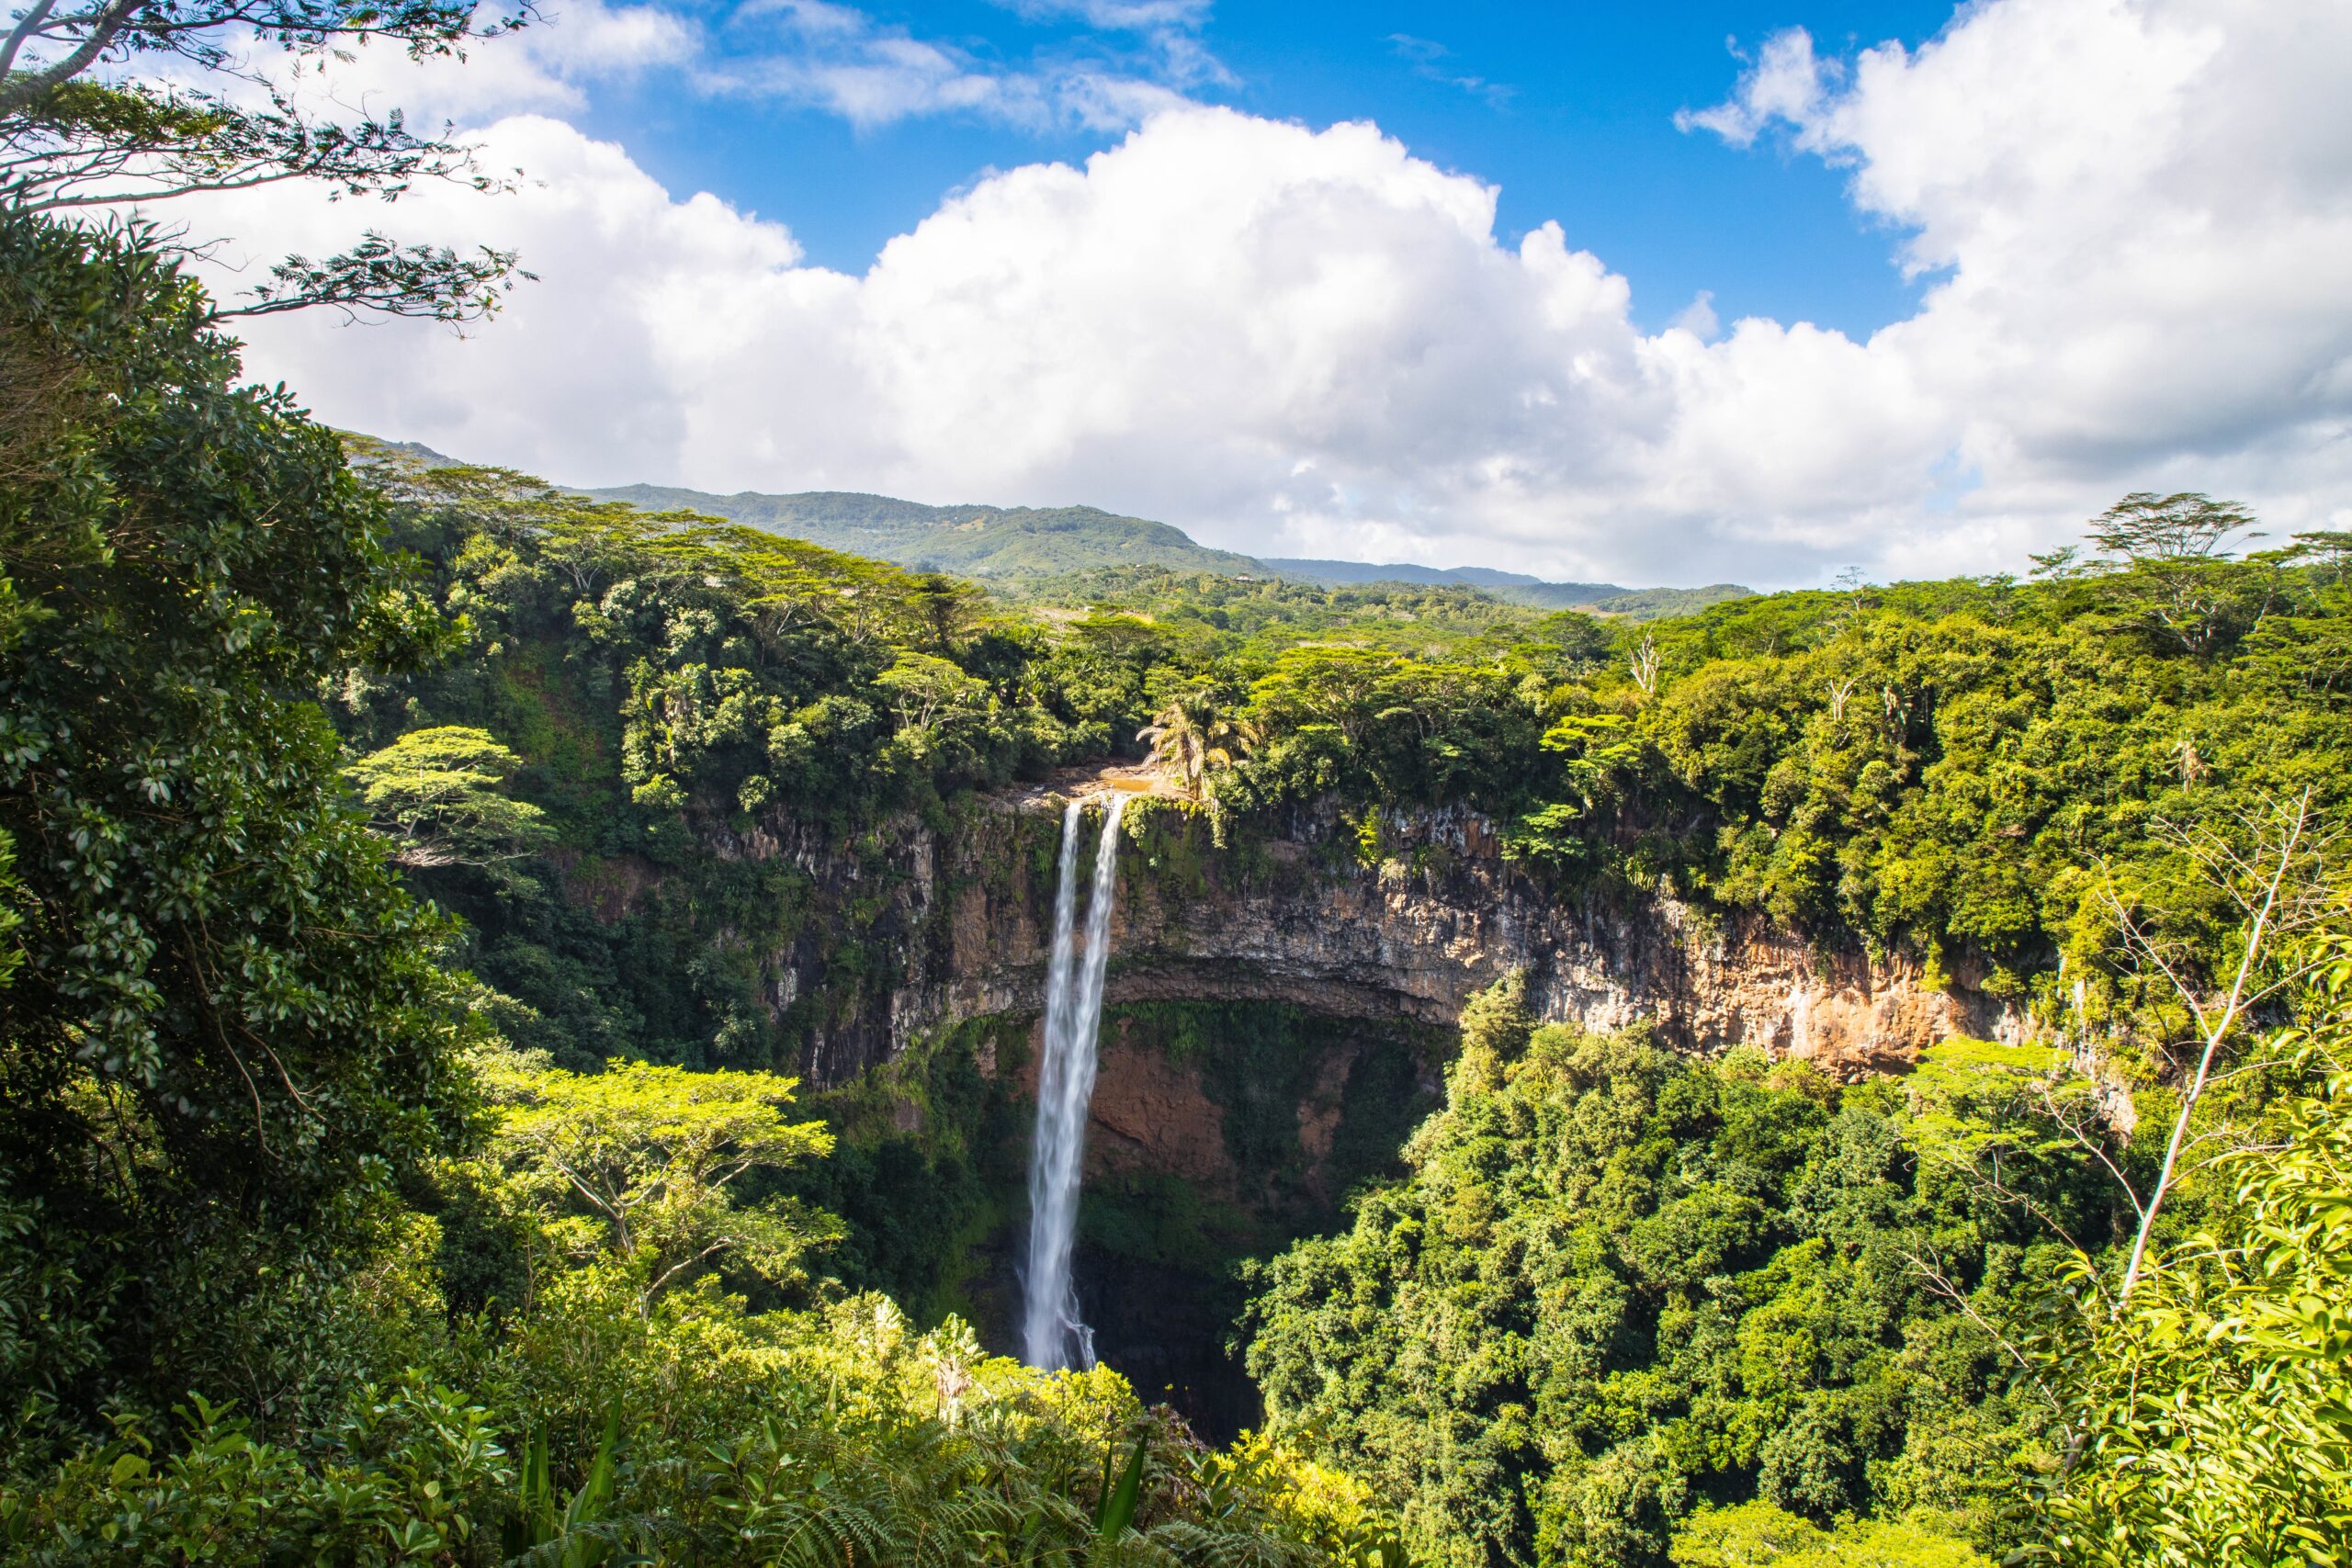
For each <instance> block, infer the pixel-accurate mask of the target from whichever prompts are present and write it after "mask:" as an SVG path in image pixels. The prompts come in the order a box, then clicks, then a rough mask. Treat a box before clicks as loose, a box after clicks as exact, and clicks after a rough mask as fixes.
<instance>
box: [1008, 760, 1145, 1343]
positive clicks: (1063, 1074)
mask: <svg viewBox="0 0 2352 1568" xmlns="http://www.w3.org/2000/svg"><path fill="white" fill-rule="evenodd" d="M1125 808H1126V800H1125V796H1124V795H1111V796H1109V797H1108V798H1107V799H1106V800H1105V801H1104V803H1103V829H1102V834H1101V837H1100V838H1099V839H1098V840H1096V843H1095V848H1094V874H1093V878H1092V883H1091V886H1090V887H1089V888H1088V891H1087V899H1086V928H1085V932H1084V939H1083V941H1082V942H1081V941H1080V932H1079V930H1078V846H1079V841H1080V838H1081V837H1082V835H1083V833H1084V829H1085V816H1086V803H1085V802H1083V801H1078V800H1073V801H1071V802H1070V803H1069V806H1068V807H1066V808H1065V809H1064V810H1063V812H1062V842H1061V854H1060V857H1059V862H1058V865H1057V880H1056V882H1055V885H1054V943H1053V948H1052V950H1051V952H1050V953H1049V954H1048V956H1047V959H1046V1043H1045V1052H1044V1055H1042V1057H1041V1058H1040V1060H1039V1063H1038V1068H1037V1130H1036V1135H1035V1138H1034V1139H1033V1140H1032V1142H1031V1144H1030V1149H1029V1257H1028V1266H1027V1268H1026V1269H1023V1274H1022V1321H1021V1342H1022V1355H1023V1358H1024V1359H1026V1360H1027V1361H1028V1362H1029V1364H1030V1365H1031V1366H1033V1367H1043V1368H1046V1369H1049V1370H1050V1369H1054V1368H1059V1367H1072V1366H1076V1367H1089V1366H1092V1365H1093V1364H1094V1346H1093V1335H1092V1334H1091V1331H1090V1330H1089V1329H1088V1328H1087V1326H1086V1323H1085V1320H1084V1319H1083V1318H1081V1317H1080V1315H1079V1310H1078V1288H1077V1285H1076V1283H1075V1281H1074V1280H1072V1279H1071V1277H1070V1258H1071V1254H1072V1252H1073V1250H1074V1249H1075V1247H1076V1246H1077V1242H1078V1190H1079V1179H1080V1168H1081V1165H1082V1162H1083V1158H1084V1156H1085V1152H1086V1112H1087V1106H1088V1103H1089V1102H1090V1101H1091V1100H1092V1099H1093V1097H1094V1066H1095V1044H1096V1036H1097V1034H1098V1033H1099V1032H1101V1028H1102V1022H1103V977H1104V976H1105V974H1106V973H1107V971H1108V966H1109V964H1110V958H1111V898H1112V893H1113V890H1114V886H1115V884H1116V880H1117V875H1118V842H1119V818H1120V817H1121V816H1122V815H1123V814H1124V812H1125Z"/></svg>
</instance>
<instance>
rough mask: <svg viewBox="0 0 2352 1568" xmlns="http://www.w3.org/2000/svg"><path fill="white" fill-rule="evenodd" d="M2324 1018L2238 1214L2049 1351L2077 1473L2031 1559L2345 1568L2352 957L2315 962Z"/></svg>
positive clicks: (2239, 1165) (2350, 1364) (2304, 1047)
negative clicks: (2304, 1085) (2297, 1093)
mask: <svg viewBox="0 0 2352 1568" xmlns="http://www.w3.org/2000/svg"><path fill="white" fill-rule="evenodd" d="M2313 950H2314V952H2315V953H2317V954H2319V955H2320V956H2321V958H2322V959H2323V963H2322V964H2321V966H2320V972H2319V975H2320V984H2319V985H2318V986H2317V987H2316V988H2315V989H2316V995H2315V996H2314V998H2312V1009H2313V1010H2314V1012H2315V1013H2316V1016H2315V1017H2314V1018H2313V1019H2312V1021H2310V1022H2309V1023H2307V1024H2306V1025H2304V1026H2303V1027H2301V1028H2300V1029H2296V1030H2290V1031H2288V1032H2286V1033H2285V1034H2284V1035H2283V1036H2282V1037H2281V1038H2280V1039H2279V1040H2278V1042H2277V1045H2278V1049H2279V1050H2280V1051H2281V1052H2282V1053H2287V1054H2290V1055H2293V1056H2295V1057H2297V1058H2298V1059H2299V1060H2301V1062H2302V1063H2303V1064H2304V1065H2305V1066H2307V1067H2309V1068H2310V1069H2312V1070H2313V1071H2314V1072H2315V1073H2316V1074H2317V1075H2318V1083H2317V1085H2316V1088H2315V1091H2314V1092H2312V1093H2309V1094H2306V1095H2304V1096H2302V1097H2301V1098H2299V1099H2298V1100H2296V1101H2294V1102H2293V1103H2292V1104H2291V1105H2290V1106H2289V1107H2288V1108H2287V1111H2286V1112H2285V1114H2284V1115H2283V1116H2282V1117H2280V1118H2279V1119H2278V1121H2277V1122H2275V1123H2274V1125H2273V1126H2272V1127H2271V1128H2270V1129H2269V1133H2270V1136H2269V1137H2268V1138H2267V1139H2266V1140H2265V1141H2264V1143H2262V1144H2261V1145H2256V1146H2253V1147H2249V1148H2246V1149H2244V1150H2241V1151H2239V1152H2238V1153H2237V1154H2236V1155H2235V1156H2233V1160H2232V1162H2231V1163H2232V1165H2233V1167H2234V1173H2235V1175H2236V1178H2237V1182H2236V1191H2235V1194H2234V1198H2235V1201H2234V1203H2233V1204H2231V1205H2229V1206H2228V1207H2227V1208H2226V1209H2225V1210H2224V1211H2223V1212H2222V1214H2221V1215H2219V1216H2218V1220H2219V1223H2217V1224H2213V1225H2211V1226H2210V1227H2209V1228H2208V1229H2207V1230H2206V1231H2205V1232H2204V1233H2203V1234H2201V1235H2199V1236H2197V1237H2195V1238H2194V1239H2193V1240H2192V1241H2191V1243H2190V1244H2189V1245H2188V1246H2186V1247H2181V1248H2179V1249H2177V1252H2176V1253H2175V1254H2174V1255H2171V1256H2152V1257H2150V1258H2146V1259H2144V1260H2143V1261H2144V1264H2145V1267H2144V1270H2143V1274H2142V1275H2141V1277H2140V1287H2139V1289H2138V1290H2137V1291H2136V1292H2133V1293H2132V1294H2131V1296H2130V1297H2129V1298H2128V1299H2126V1300H2124V1301H2123V1302H2121V1303H2120V1304H2119V1305H2117V1306H2114V1307H2110V1306H2109V1303H2108V1299H2107V1297H2106V1296H2105V1294H2104V1292H2099V1291H2097V1290H2096V1289H2093V1288H2091V1287H2092V1286H2093V1285H2094V1284H2095V1282H2096V1280H2095V1275H2094V1274H2093V1271H2092V1267H2091V1265H2090V1264H2089V1263H2088V1262H2087V1260H2086V1262H2084V1263H2083V1264H2081V1265H2079V1266H2078V1269H2079V1278H2080V1281H2081V1284H2082V1287H2083V1289H2082V1292H2081V1296H2080V1302H2081V1306H2080V1310H2079V1313H2078V1314H2077V1316H2076V1319H2075V1322H2074V1323H2072V1324H2070V1325H2064V1326H2063V1327H2062V1328H2061V1330H2060V1332H2059V1334H2058V1335H2057V1336H2056V1337H2055V1338H2054V1339H2053V1341H2052V1344H2051V1345H2050V1347H2049V1348H2047V1350H2046V1351H2045V1354H2046V1357H2047V1359H2048V1362H2049V1364H2050V1365H2051V1367H2052V1371H2053V1375H2054V1376H2055V1377H2056V1378H2057V1379H2058V1380H2059V1381H2060V1382H2061V1385H2062V1386H2063V1387H2064V1389H2065V1390H2066V1392H2067V1394H2068V1410H2067V1417H2068V1425H2069V1427H2071V1429H2072V1430H2073V1432H2074V1434H2075V1438H2074V1446H2073V1450H2072V1452H2071V1453H2070V1455H2069V1459H2070V1461H2071V1462H2070V1463H2069V1464H2068V1466H2067V1467H2066V1469H2065V1470H2064V1472H2061V1473H2060V1474H2059V1475H2057V1476H2055V1477H2053V1478H2052V1481H2051V1483H2049V1484H2048V1486H2047V1487H2046V1488H2045V1495H2043V1496H2042V1498H2041V1506H2040V1507H2039V1508H2038V1509H2037V1510H2036V1516H2035V1517H2036V1518H2037V1520H2038V1521H2039V1523H2040V1524H2041V1541H2040V1545H2039V1549H2038V1551H2039V1555H2041V1556H2042V1557H2044V1558H2046V1559H2048V1560H2051V1561H2054V1562H2063V1563H2067V1564H2081V1565H2084V1568H2093V1565H2096V1568H2126V1565H2127V1564H2128V1565H2131V1568H2140V1565H2143V1564H2147V1565H2154V1568H2189V1565H2191V1564H2195V1565H2198V1568H2256V1565H2257V1564H2259V1565H2262V1568H2270V1565H2273V1564H2279V1563H2294V1564H2297V1565H2298V1568H2342V1565H2343V1564H2346V1563H2352V1311H2347V1308H2346V1303H2347V1302H2352V1073H2347V1072H2346V1066H2345V1064H2346V1059H2347V1056H2352V939H2347V938H2346V937H2344V936H2342V935H2340V934H2337V935H2333V936H2330V937H2328V938H2326V939H2324V940H2323V941H2321V942H2317V943H2315V944H2313Z"/></svg>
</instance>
